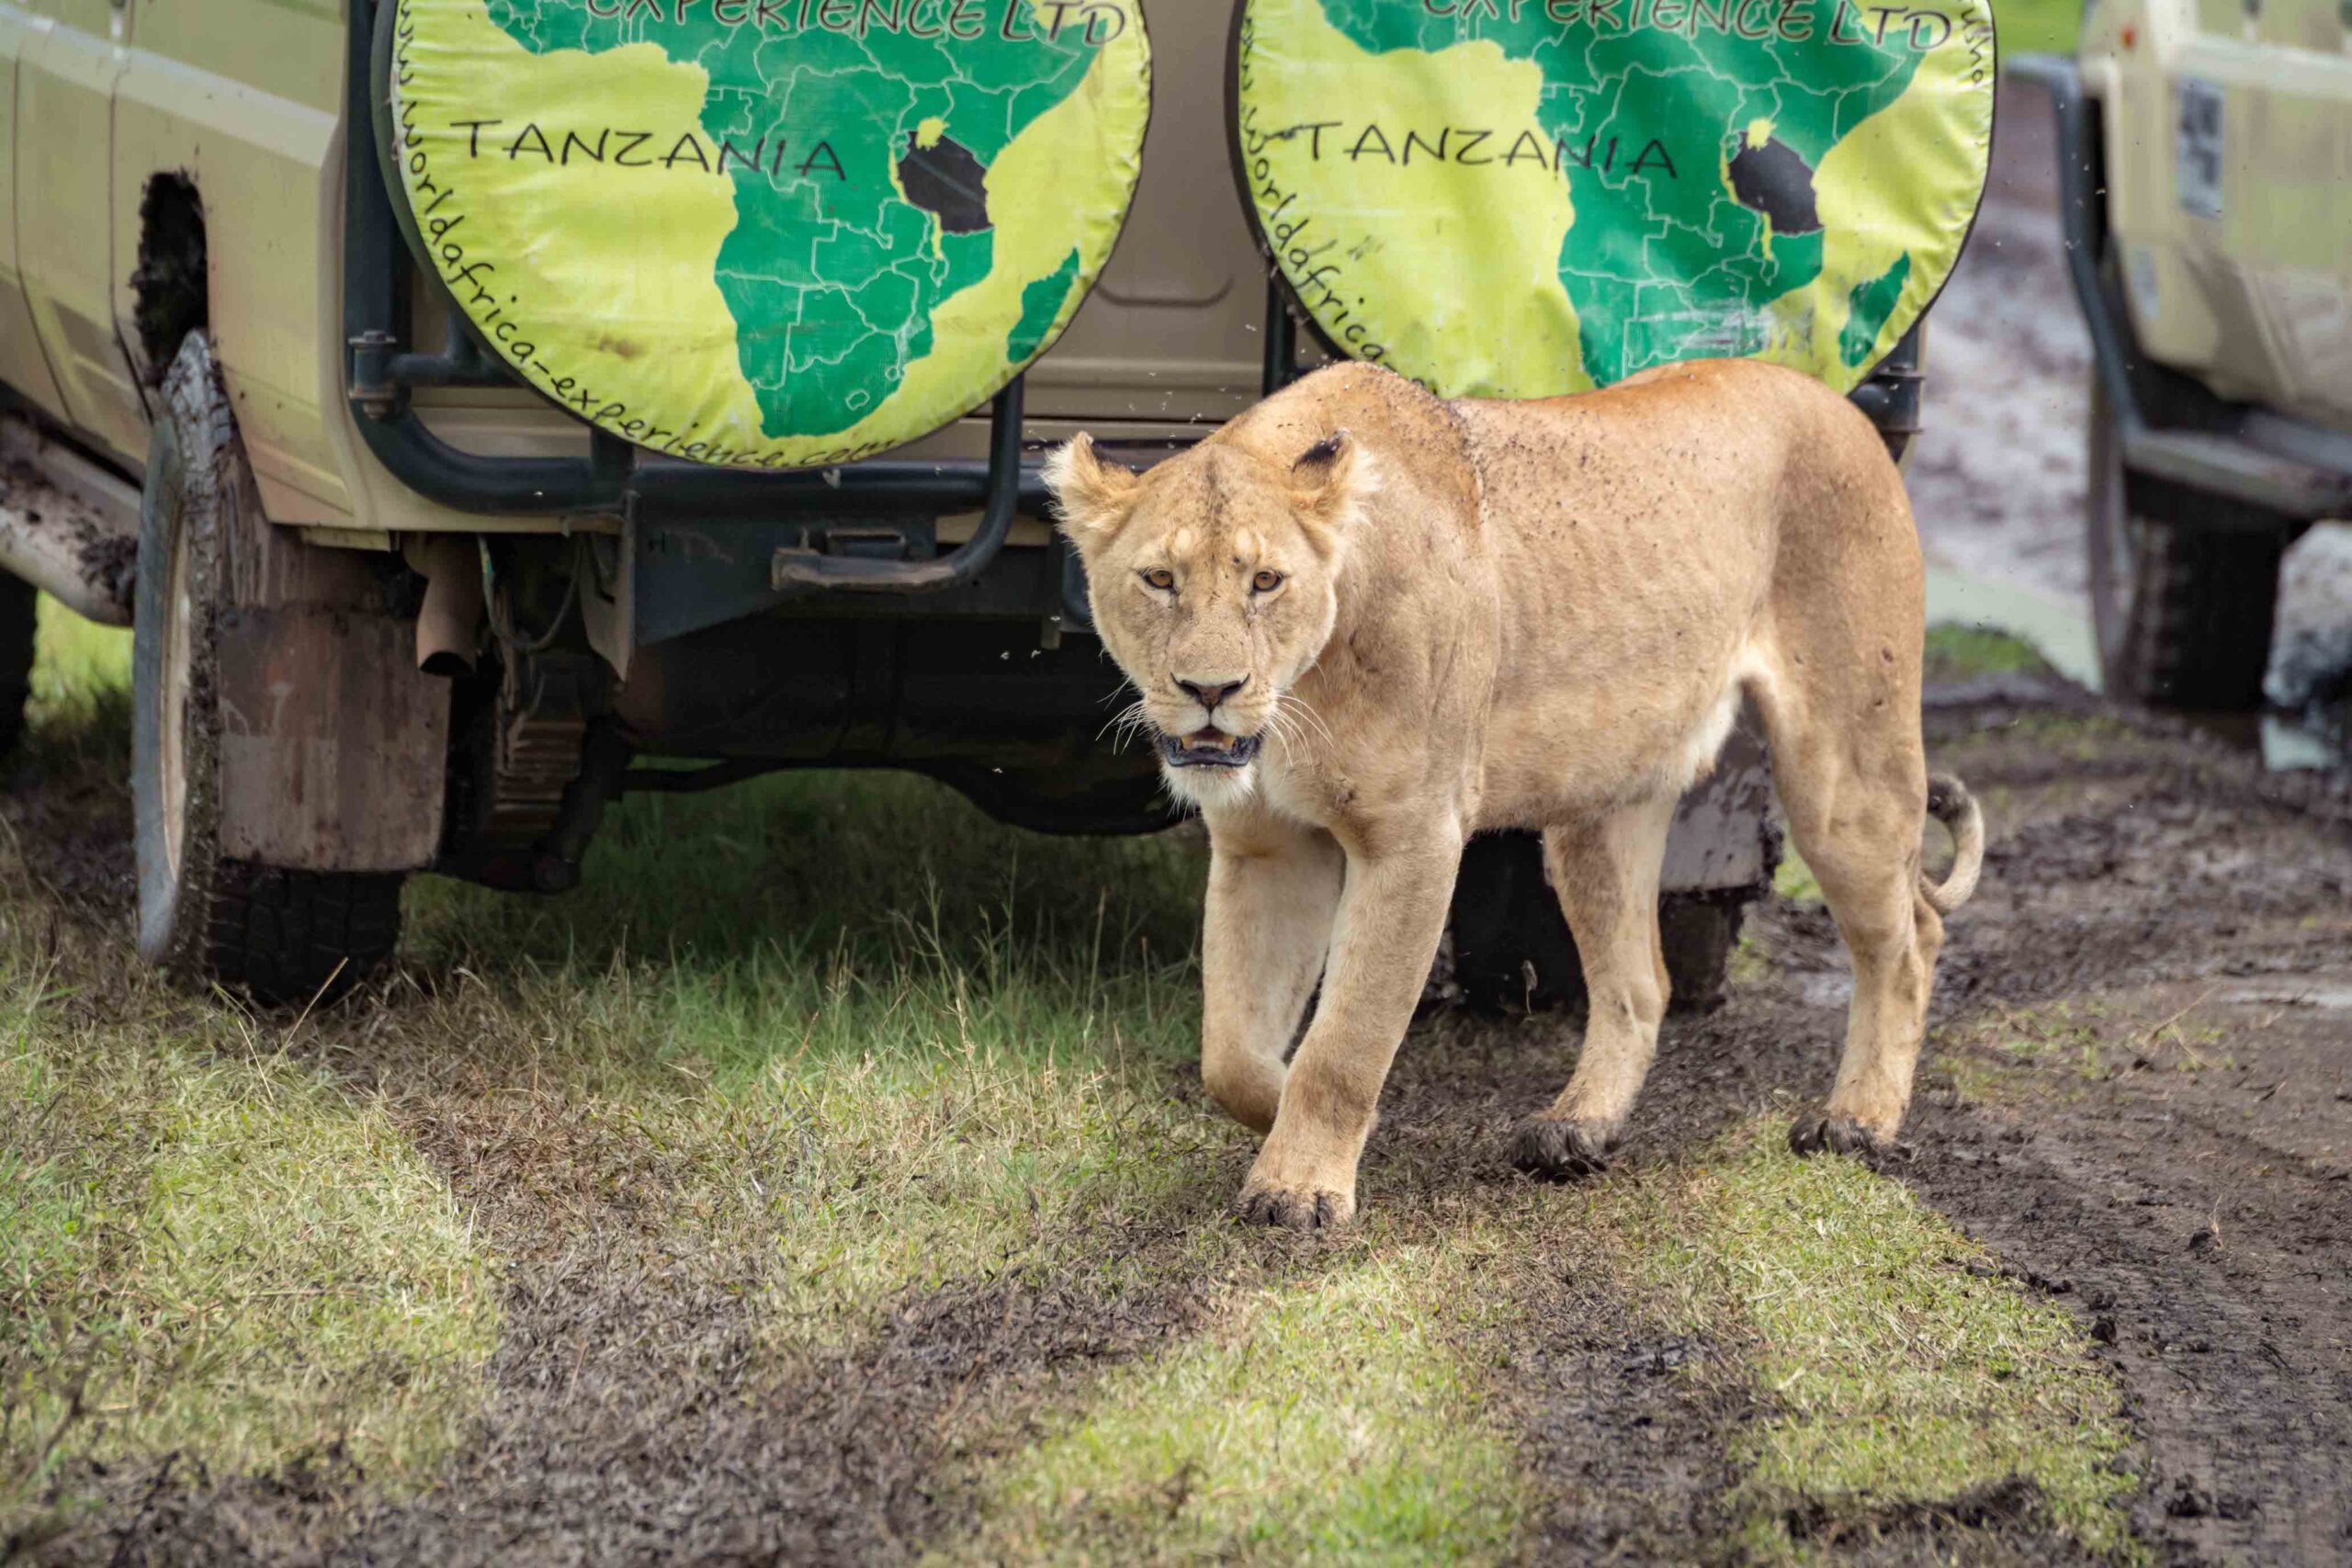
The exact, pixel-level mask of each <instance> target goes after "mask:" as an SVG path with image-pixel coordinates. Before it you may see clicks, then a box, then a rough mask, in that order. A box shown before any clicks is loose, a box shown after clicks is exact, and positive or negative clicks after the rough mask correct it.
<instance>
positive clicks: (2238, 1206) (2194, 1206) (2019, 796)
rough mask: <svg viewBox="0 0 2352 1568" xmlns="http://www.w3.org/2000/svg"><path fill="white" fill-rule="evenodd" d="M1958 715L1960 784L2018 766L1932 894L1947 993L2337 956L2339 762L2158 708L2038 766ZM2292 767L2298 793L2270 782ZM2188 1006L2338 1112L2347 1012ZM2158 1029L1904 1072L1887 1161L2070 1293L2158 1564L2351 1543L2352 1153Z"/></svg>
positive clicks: (2137, 998) (2051, 994)
mask: <svg viewBox="0 0 2352 1568" xmlns="http://www.w3.org/2000/svg"><path fill="white" fill-rule="evenodd" d="M1977 716H1978V717H1993V718H1996V719H2005V718H2007V717H2009V716H2014V715H2013V713H1999V714H1980V715H1977ZM1969 717H1970V716H1969V715H1967V714H1965V713H1960V714H1954V715H1951V716H1945V717H1944V718H1942V719H1941V720H1939V722H1938V724H1937V725H1936V728H1940V729H1944V730H1946V731H1948V732H1954V733H1951V735H1950V739H1951V741H1952V742H1953V744H1954V747H1955V748H1956V749H1958V750H1961V751H1962V753H1963V754H1964V755H1965V757H1966V759H1967V760H1966V761H1964V762H1963V763H1962V766H1963V767H1964V769H1965V770H1966V771H1967V773H1968V775H1969V778H1970V782H1971V784H1972V786H1973V787H1974V788H1975V789H1977V791H1978V792H1979V794H1980V795H1985V793H1986V792H1988V791H1998V792H2014V794H2015V797H2016V807H2015V810H2016V812H2017V813H2018V815H2019V816H2020V817H2021V818H2022V819H2021V820H2018V821H2014V822H2013V823H2011V824H2010V825H2009V826H2008V830H2007V833H2006V834H2004V835H2003V838H2004V839H2005V840H2006V841H1998V840H1996V852H1995V855H1994V858H1993V863H1992V864H1991V865H1989V866H1988V869H1987V874H1986V885H1987V887H1988V889H1989V890H1991V892H1992V895H1993V896H1992V897H1991V898H1990V899H1987V900H1986V901H1985V902H1986V905H1987V908H1985V909H1984V910H1982V911H1972V912H1964V913H1963V916H1962V919H1960V920H1959V921H1956V922H1955V931H1954V934H1953V939H1952V942H1951V947H1950V948H1949V949H1948V950H1947V951H1948V953H1949V954H1951V955H1952V956H1956V957H1958V959H1959V962H1958V963H1957V964H1954V963H1953V962H1952V959H1951V957H1948V958H1947V964H1946V972H1945V994H1944V997H1943V998H1942V1005H1941V1006H1940V1007H1939V1013H1940V1014H1942V1015H1944V1016H1945V1017H1946V1018H1947V1019H1949V1018H1950V1017H1951V1015H1954V1014H1959V1015H1963V1016H1964V1015H1968V1014H1971V1013H1974V1014H1978V1015H1982V1014H1984V1013H1986V1012H1997V1011H1998V1010H2003V1009H2021V1008H2031V1007H2033V1006H2035V1005H2037V1004H2042V1003H2048V1002H2052V1001H2057V1000H2062V999H2068V998H2074V999H2079V998H2082V997H2084V996H2085V995H2086V994H2089V995H2092V996H2097V997H2100V998H2105V999H2106V1000H2107V1002H2108V1003H2109V1005H2110V1006H2112V1007H2113V1008H2114V1009H2115V1010H2118V1011H2119V1012H2120V1013H2122V1014H2123V1015H2125V1016H2126V1017H2127V1018H2130V1017H2132V1016H2135V1015H2136V1016H2147V1015H2149V1014H2154V1015H2156V1016H2158V1017H2163V1016H2165V1015H2168V1014H2173V1013H2175V1012H2176V1011H2185V1010H2176V1009H2175V1008H2174V1007H2173V1005H2172V998H2174V997H2175V996H2177V994H2178V989H2179V987H2180V984H2181V983H2182V982H2184V981H2191V980H2193V981H2195V982H2197V990H2196V992H2195V993H2194V994H2195V995H2199V996H2203V997H2207V998H2210V997H2212V996H2214V995H2217V994H2222V992H2224V991H2225V990H2226V987H2227V986H2228V984H2229V977H2231V976H2247V975H2258V976H2264V977H2265V978H2266V981H2267V982H2268V983H2272V984H2276V983H2278V982H2279V981H2280V980H2281V978H2282V977H2292V976H2330V975H2335V976H2340V975H2342V974H2343V972H2344V970H2345V966H2346V943H2345V941H2344V937H2343V934H2342V931H2343V927H2344V918H2345V915H2346V908H2347V899H2346V894H2347V890H2352V835H2347V834H2346V832H2345V830H2344V823H2343V816H2342V813H2341V812H2340V811H2336V810H2331V809H2328V808H2327V807H2330V806H2331V805H2333V804H2334V802H2335V796H2336V795H2338V794H2339V793H2340V787H2339V786H2340V784H2341V783H2342V781H2341V779H2340V778H2333V779H2331V778H2325V777H2314V778H2312V779H2309V780H2304V781H2292V782H2290V781H2281V780H2276V779H2271V778H2268V777H2267V776H2266V775H2263V774H2262V773H2261V772H2260V770H2259V768H2258V767H2257V766H2256V764H2255V763H2254V762H2253V761H2251V760H2248V759H2245V758H2242V757H2238V756H2235V755H2232V754H2229V753H2226V752H2223V751H2221V750H2218V749H2217V748H2216V747H2214V746H2213V745H2212V744H2211V742H2210V741H2208V740H2206V739H2203V738H2199V737H2194V736H2189V735H2185V734H2183V733H2182V732H2181V729H2180V727H2178V726H2177V724H2173V723H2169V722H2166V723H2160V724H2158V725H2155V726H2154V727H2148V728H2135V729H2132V730H2130V731H2126V732H2123V733H2122V734H2121V735H2120V737H2118V738H2115V739H2109V740H2108V741H2105V742H2103V743H2101V744H2100V746H2099V747H2098V752H2099V753H2100V754H2097V755H2091V756H2086V757H2084V758H2082V759H2081V760H2080V761H2079V763H2078V765H2076V766H2075V767H2072V768H2069V767H2068V766H2066V765H2065V763H2064V761H2059V762H2058V763H2057V765H2055V766H2053V765H2052V754H2051V752H2049V751H2048V750H2043V749H2038V748H2034V747H2031V746H2030V745H2018V744H2016V743H2014V742H2007V741H2004V740H2001V739H1998V738H1993V739H1987V738H1985V737H1982V736H1980V737H1978V738H1975V739H1963V738H1962V736H1961V735H1960V734H1958V733H1956V732H1957V731H1959V730H1960V729H1961V728H1962V727H1963V726H1964V725H1965V724H1966V722H1967V720H1968V718H1969ZM1950 754H1951V753H1950V751H1949V750H1948V751H1947V752H1946V755H1947V757H1949V756H1950ZM2299 795H2308V796H2310V797H2311V802H2310V804H2311V805H2312V807H2313V809H2311V810H2308V811H2293V810H2289V809H2284V808H2282V807H2281V806H2280V805H2278V804H2276V803H2275V802H2276V801H2277V800H2278V798H2279V797H2281V796H2284V797H2285V798H2287V799H2289V800H2292V799H2294V798H2296V797H2297V796H2299ZM2156 998H2161V999H2156ZM2211 1016H2214V1017H2217V1018H2219V1019H2220V1020H2221V1022H2220V1025H2219V1028H2220V1030H2221V1038H2220V1039H2219V1040H2218V1041H2217V1042H2215V1043H2214V1044H2213V1045H2212V1046H2211V1047H2210V1048H2211V1050H2212V1051H2213V1052H2214V1054H2215V1055H2217V1056H2219V1055H2222V1053H2224V1052H2228V1053H2233V1054H2234V1055H2240V1056H2247V1057H2250V1058H2252V1057H2259V1058H2261V1059H2262V1060H2264V1061H2266V1062H2268V1063H2271V1064H2284V1067H2283V1069H2282V1068H2280V1067H2278V1066H2273V1067H2272V1068H2271V1070H2273V1071H2276V1070H2284V1071H2286V1072H2287V1073H2288V1074H2289V1077H2285V1078H2281V1079H2279V1080H2278V1085H2275V1086H2274V1089H2275V1087H2278V1086H2283V1085H2284V1084H2285V1083H2287V1082H2289V1081H2298V1082H2300V1085H2301V1088H2300V1090H2299V1092H2301V1094H2302V1095H2304V1096H2305V1097H2306V1098H2307V1100H2309V1102H2310V1103H2308V1104H2307V1105H2306V1106H2305V1107H2303V1108H2302V1110H2303V1114H2304V1115H2305V1117H2306V1118H2308V1119H2311V1120H2317V1121H2320V1122H2332V1123H2335V1124H2337V1125H2338V1130H2340V1131H2346V1132H2352V1105H2346V1104H2345V1103H2343V1101H2344V1100H2345V1099H2346V1096H2344V1095H2343V1094H2342V1093H2341V1092H2338V1093H2336V1094H2335V1096H2334V1097H2333V1099H2332V1100H2331V1098H2330V1096H2329V1094H2328V1091H2327V1089H2326V1087H2325V1085H2326V1080H2325V1079H2324V1077H2323V1076H2322V1075H2324V1073H2325V1072H2327V1071H2328V1070H2329V1068H2330V1061H2331V1058H2332V1060H2333V1070H2334V1071H2335V1072H2336V1073H2338V1074H2341V1073H2342V1072H2343V1071H2344V1059H2345V1053H2346V1051H2347V1049H2352V1047H2347V1044H2346V1041H2347V1040H2348V1039H2352V1018H2343V1017H2341V1016H2340V1015H2339V1018H2338V1021H2336V1023H2335V1026H2334V1028H2333V1030H2332V1031H2331V1030H2330V1029H2329V1027H2328V1025H2327V1024H2326V1022H2325V1021H2322V1022H2321V1023H2320V1025H2319V1029H2318V1032H2317V1033H2316V1034H2315V1035H2313V1036H2312V1038H2313V1040H2314V1041H2315V1042H2316V1047H2315V1049H2314V1048H2311V1047H2307V1045H2306V1044H2305V1043H2303V1042H2302V1041H2301V1039H2300V1038H2299V1037H2298V1033H2297V1030H2296V1028H2295V1027H2294V1024H2293V1021H2289V1024H2288V1026H2287V1027H2284V1028H2282V1027H2281V1019H2282V1018H2283V1012H2282V1011H2278V1010H2274V1011H2272V1012H2271V1013H2269V1014H2268V1015H2267V1016H2257V1015H2253V1014H2249V1013H2247V1012H2246V1011H2245V1010H2236V1011H2232V1010H2228V1009H2227V1008H2226V1006H2224V1007H2222V1008H2220V1009H2217V1010H2215V1012H2214V1013H2213V1014H2212V1015H2211ZM2266 1024H2267V1026H2268V1027H2267V1028H2265V1027H2263V1026H2264V1025H2266ZM2331 1032H2332V1039H2331V1038H2330V1037H2329V1036H2330V1034H2331ZM1950 1034H1951V1031H1947V1037H1948V1038H1949V1036H1950ZM2147 1037H2148V1032H2147V1031H2144V1030H2143V1031H2142V1032H2140V1033H2138V1034H2136V1035H2131V1036H2130V1038H2132V1039H2142V1040H2144V1039H2146V1038H2147ZM2154 1054H2155V1053H2154V1051H2153V1049H2152V1050H2150V1051H2148V1052H2146V1053H2144V1054H2139V1055H2135V1054H2134V1053H2133V1052H2132V1051H2131V1050H2130V1049H2125V1050H2124V1051H2122V1052H2121V1053H2120V1055H2121V1056H2122V1057H2124V1058H2125V1059H2126V1061H2125V1064H2124V1065H2122V1066H2120V1067H2118V1068H2115V1069H2113V1070H2107V1071H2103V1072H2093V1073H2088V1074H2083V1073H2077V1074H2074V1075H2072V1076H2070V1077H2067V1078H2066V1079H2065V1081H2064V1084H2063V1085H2062V1086H2059V1088H2057V1089H2054V1090H2053V1089H2050V1088H2049V1087H2048V1086H2030V1087H2029V1089H2028V1090H2027V1091H2026V1092H2025V1093H2024V1094H2023V1095H2021V1096H2020V1097H2019V1098H2018V1100H2017V1101H2016V1102H2015V1103H2014V1104H2011V1103H2007V1100H2006V1099H2005V1098H1996V1101H1995V1103H1993V1104H1992V1105H1989V1106H1962V1105H1960V1104H1958V1103H1957V1102H1956V1099H1955V1097H1953V1096H1951V1095H1950V1094H1939V1093H1934V1092H1923V1094H1922V1096H1921V1098H1920V1100H1919V1102H1918V1103H1917V1106H1916V1107H1915V1110H1914V1112H1913V1118H1912V1121H1911V1123H1910V1127H1909V1135H1910V1136H1911V1137H1912V1139H1913V1140H1914V1141H1915V1143H1916V1145H1917V1148H1918V1149H1919V1151H1920V1154H1919V1157H1918V1159H1917V1163H1915V1164H1913V1165H1911V1166H1909V1167H1907V1168H1904V1169H1903V1170H1902V1171H1901V1172H1900V1175H1901V1177H1902V1179H1904V1180H1905V1181H1907V1182H1909V1183H1910V1184H1911V1185H1912V1186H1913V1187H1914V1188H1915V1189H1916V1190H1917V1191H1919V1193H1920V1194H1921V1195H1922V1196H1923V1197H1924V1198H1926V1199H1927V1200H1928V1201H1929V1202H1931V1203H1933V1204H1934V1205H1935V1206H1936V1207H1937V1208H1938V1209H1939V1210H1940V1211H1942V1212H1943V1213H1946V1214H1948V1215H1950V1216H1951V1217H1952V1218H1953V1219H1954V1220H1956V1221H1957V1222H1959V1223H1960V1224H1962V1225H1964V1226H1965V1227H1967V1228H1968V1229H1969V1231H1970V1232H1971V1233H1972V1234H1973V1235H1976V1236H1978V1237H1979V1238H1980V1239H1982V1240H1983V1241H1985V1243H1986V1244H1988V1245H1989V1246H1991V1247H1994V1248H1995V1249H1996V1251H1997V1252H1998V1253H1999V1254H2000V1255H2001V1256H2002V1258H2004V1259H2005V1260H2007V1262H2008V1263H2009V1264H2010V1265H2011V1266H2012V1267H2013V1268H2015V1269H2017V1270H2018V1272H2019V1273H2020V1274H2021V1275H2022V1276H2023V1277H2024V1278H2026V1279H2027V1280H2030V1281H2032V1282H2035V1283H2036V1284H2038V1285H2040V1286H2041V1288H2042V1289H2044V1290H2047V1291H2050V1292H2053V1293H2055V1294H2057V1295H2058V1296H2059V1297H2060V1299H2062V1300H2065V1301H2068V1302H2070V1303H2074V1306H2075V1310H2076V1311H2077V1312H2078V1313H2080V1314H2082V1315H2083V1316H2084V1317H2085V1319H2086V1321H2087V1323H2088V1324H2089V1325H2090V1327H2091V1332H2092V1336H2093V1337H2094V1339H2095V1340H2097V1341H2098V1343H2099V1345H2100V1347H2101V1352H2100V1353H2101V1354H2102V1356H2103V1357H2104V1359H2106V1360H2107V1361H2108V1362H2109V1365H2110V1366H2111V1367H2112V1368H2113V1369H2114V1371H2115V1372H2116V1374H2117V1376H2118V1377H2119V1379H2120V1382H2121V1383H2122V1385H2123V1388H2124V1390H2125V1393H2126V1398H2127V1411H2128V1413H2129V1415H2130V1416H2131V1419H2132V1421H2133V1423H2134V1425H2135V1426H2136V1427H2137V1428H2138V1430H2139V1432H2140V1433H2141V1435H2142V1437H2143V1439H2144V1440H2145V1443H2146V1446H2147V1454H2146V1461H2147V1477H2146V1485H2145V1487H2144V1489H2143V1494H2142V1496H2141V1499H2140V1502H2139V1505H2138V1506H2137V1508H2136V1510H2135V1523H2136V1526H2137V1528H2138V1529H2139V1531H2140V1532H2141V1534H2142V1535H2143V1537H2144V1538H2145V1539H2146V1540H2149V1541H2151V1542H2152V1543H2154V1544H2155V1545H2156V1546H2158V1547H2159V1548H2160V1549H2161V1550H2162V1551H2163V1552H2164V1554H2165V1556H2166V1557H2167V1558H2169V1559H2171V1560H2173V1561H2179V1562H2218V1561H2261V1562H2312V1563H2321V1562H2341V1561H2344V1560H2345V1559H2346V1557H2347V1556H2352V1181H2347V1179H2346V1178H2347V1176H2352V1165H2347V1163H2346V1162H2345V1161H2344V1160H2342V1159H2340V1158H2338V1159H2333V1160H2327V1159H2322V1160H2313V1159H2310V1158H2303V1157H2298V1156H2296V1155H2295V1154H2294V1153H2292V1152H2291V1151H2290V1150H2289V1149H2287V1148H2285V1147H2283V1146H2282V1145H2281V1144H2280V1143H2279V1142H2278V1139H2277V1137H2276V1136H2275V1135H2274V1134H2271V1133H2270V1132H2268V1131H2266V1130H2264V1129H2262V1128H2260V1127H2257V1126H2252V1125H2250V1124H2249V1122H2248V1121H2247V1109H2248V1106H2247V1102H2248V1101H2249V1100H2252V1098H2253V1091H2254V1090H2256V1089H2258V1087H2259V1082H2260V1080H2262V1079H2266V1078H2267V1077H2269V1073H2268V1072H2267V1071H2266V1072H2264V1073H2261V1074H2257V1075H2253V1076H2254V1077H2255V1078H2256V1083H2255V1084H2254V1085H2253V1086H2251V1088H2250V1089H2248V1090H2244V1091H2242V1090H2240V1089H2239V1088H2238V1086H2237V1085H2236V1084H2234V1083H2232V1082H2227V1081H2222V1082H2215V1081H2212V1080H2211V1079H2209V1078H2208V1077H2205V1076H2203V1075H2184V1074H2181V1073H2178V1072H2174V1073H2165V1072H2163V1071H2160V1070H2152V1064H2151V1063H2150V1062H2149V1060H2148V1057H2149V1055H2154ZM2233 1096H2234V1099H2233ZM2297 1135H2298V1136H2301V1137H2304V1138H2306V1139H2310V1138H2312V1137H2314V1136H2315V1134H2312V1132H2311V1131H2310V1129H2309V1126H2308V1124H2306V1125H2305V1126H2303V1127H2301V1128H2299V1129H2298V1133H2297ZM2329 1146H2332V1147H2334V1148H2335V1149H2337V1150H2339V1151H2341V1150H2346V1149H2352V1140H2346V1139H2336V1140H2335V1141H2334V1142H2333V1143H2332V1144H2331V1145H2329Z"/></svg>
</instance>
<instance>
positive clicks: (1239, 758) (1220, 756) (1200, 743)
mask: <svg viewBox="0 0 2352 1568" xmlns="http://www.w3.org/2000/svg"><path fill="white" fill-rule="evenodd" d="M1262 743H1263V742H1262V738H1261V737H1259V736H1255V735H1227V734H1226V733H1224V732H1223V731H1221V730H1216V729H1196V730H1194V731H1193V733H1192V734H1190V735H1183V736H1177V735H1162V736H1161V737H1160V738H1159V760H1160V761H1163V762H1166V763H1167V764H1168V765H1169V766H1170V767H1171V768H1246V767H1248V766H1249V765H1250V762H1251V761H1254V760H1256V758H1257V755H1258V748H1259V746H1260V745H1261V744H1262Z"/></svg>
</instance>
